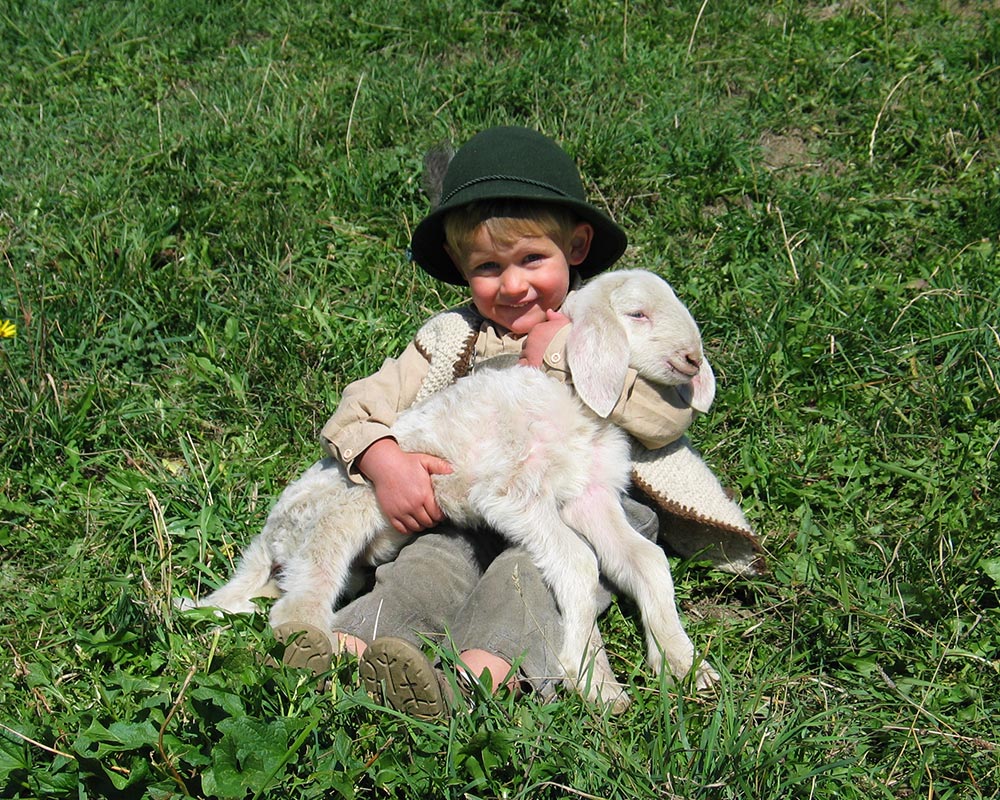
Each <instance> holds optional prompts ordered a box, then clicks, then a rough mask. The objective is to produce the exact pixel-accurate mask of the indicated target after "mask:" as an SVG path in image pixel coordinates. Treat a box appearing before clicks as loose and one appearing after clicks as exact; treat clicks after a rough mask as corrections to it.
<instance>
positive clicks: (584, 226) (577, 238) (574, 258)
mask: <svg viewBox="0 0 1000 800" xmlns="http://www.w3.org/2000/svg"><path fill="white" fill-rule="evenodd" d="M593 241H594V226H593V225H591V224H590V223H589V222H581V223H580V224H579V225H577V226H576V227H575V228H574V229H573V235H572V236H571V237H570V240H569V252H568V253H567V254H566V260H567V261H568V262H569V265H570V266H571V267H575V266H578V265H579V264H581V263H583V260H584V259H585V258H586V257H587V254H588V253H589V252H590V245H591V242H593Z"/></svg>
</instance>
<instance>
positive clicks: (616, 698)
mask: <svg viewBox="0 0 1000 800" xmlns="http://www.w3.org/2000/svg"><path fill="white" fill-rule="evenodd" d="M601 694H602V695H603V696H605V697H606V699H605V702H606V703H607V706H608V708H609V709H610V711H611V713H612V714H614V715H615V716H616V717H617V716H619V715H620V714H624V713H625V711H626V710H628V707H629V706H630V705H632V698H631V697H629V696H628V692H626V691H625V687H624V686H618V688H617V694H615V693H614V690H612V691H610V692H607V693H606V694H605V692H603V691H602V692H601Z"/></svg>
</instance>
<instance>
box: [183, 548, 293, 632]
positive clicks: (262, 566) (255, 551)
mask: <svg viewBox="0 0 1000 800" xmlns="http://www.w3.org/2000/svg"><path fill="white" fill-rule="evenodd" d="M272 568H273V558H272V555H271V549H270V548H269V547H268V545H267V540H266V539H265V538H264V537H262V536H258V537H257V538H255V539H254V540H253V541H252V542H250V544H249V546H248V547H247V549H246V550H245V551H244V552H243V555H242V556H241V558H240V563H239V566H238V567H237V568H236V572H235V573H233V577H232V578H230V579H229V581H228V583H226V584H225V585H223V586H220V587H219V588H218V589H216V590H215V591H214V592H212V593H211V594H209V595H207V596H206V597H203V598H202V599H201V600H199V601H198V602H197V604H196V605H197V606H199V607H202V608H220V609H222V610H223V611H228V612H230V613H232V614H250V613H253V612H254V611H256V610H257V607H256V606H255V605H254V604H253V598H255V597H273V596H274V587H273V581H272V580H271V570H272Z"/></svg>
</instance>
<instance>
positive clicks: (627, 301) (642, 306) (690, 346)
mask: <svg viewBox="0 0 1000 800" xmlns="http://www.w3.org/2000/svg"><path fill="white" fill-rule="evenodd" d="M562 310H563V312H564V313H565V314H566V315H567V316H568V317H569V318H570V319H571V320H572V321H573V330H572V332H571V334H570V339H569V342H568V344H567V356H568V358H569V367H570V371H571V373H572V375H573V383H574V385H575V387H576V391H577V394H578V395H579V396H580V398H581V399H582V400H583V401H584V402H585V403H586V404H587V405H588V406H590V407H591V408H592V409H593V410H594V411H595V412H597V413H598V414H599V415H600V416H603V417H606V416H608V415H609V414H610V413H611V411H612V410H613V408H614V404H615V402H616V401H617V399H618V395H619V393H620V391H621V387H622V385H623V384H624V381H625V375H626V371H627V368H628V367H630V366H631V367H632V368H633V369H635V370H636V371H637V372H638V373H639V374H640V375H641V376H642V377H644V378H646V379H647V380H648V381H650V382H651V383H655V384H660V385H664V386H677V385H680V384H688V383H692V382H693V390H692V391H691V396H692V400H691V404H692V405H693V406H694V407H695V408H697V409H698V410H702V411H704V410H707V408H708V406H709V405H711V402H712V398H713V397H714V393H715V380H714V376H713V375H712V372H711V367H710V366H709V364H708V361H707V360H706V359H705V357H704V353H703V351H702V344H701V333H700V332H699V330H698V325H697V323H696V322H695V321H694V318H693V317H692V316H691V313H690V312H689V311H688V309H687V307H686V306H685V305H684V304H683V303H682V302H681V301H680V300H679V299H678V298H677V295H676V294H674V291H673V289H672V288H671V287H670V285H669V284H668V283H667V282H666V281H664V280H663V279H662V278H660V277H659V276H657V275H654V274H653V273H651V272H647V271H645V270H624V271H620V272H609V273H605V274H603V275H600V276H598V277H597V278H594V279H593V280H591V281H590V282H589V283H588V284H587V285H586V286H585V287H584V288H583V289H581V290H580V291H579V292H577V293H575V294H574V295H572V296H571V297H570V298H568V299H567V301H566V303H565V304H564V305H563V308H562Z"/></svg>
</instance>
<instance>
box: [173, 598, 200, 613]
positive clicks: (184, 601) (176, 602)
mask: <svg viewBox="0 0 1000 800" xmlns="http://www.w3.org/2000/svg"><path fill="white" fill-rule="evenodd" d="M172 605H173V607H174V611H191V610H192V609H195V608H198V604H197V603H196V602H195V601H194V600H192V599H191V598H190V597H175V598H174V599H173V602H172Z"/></svg>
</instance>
